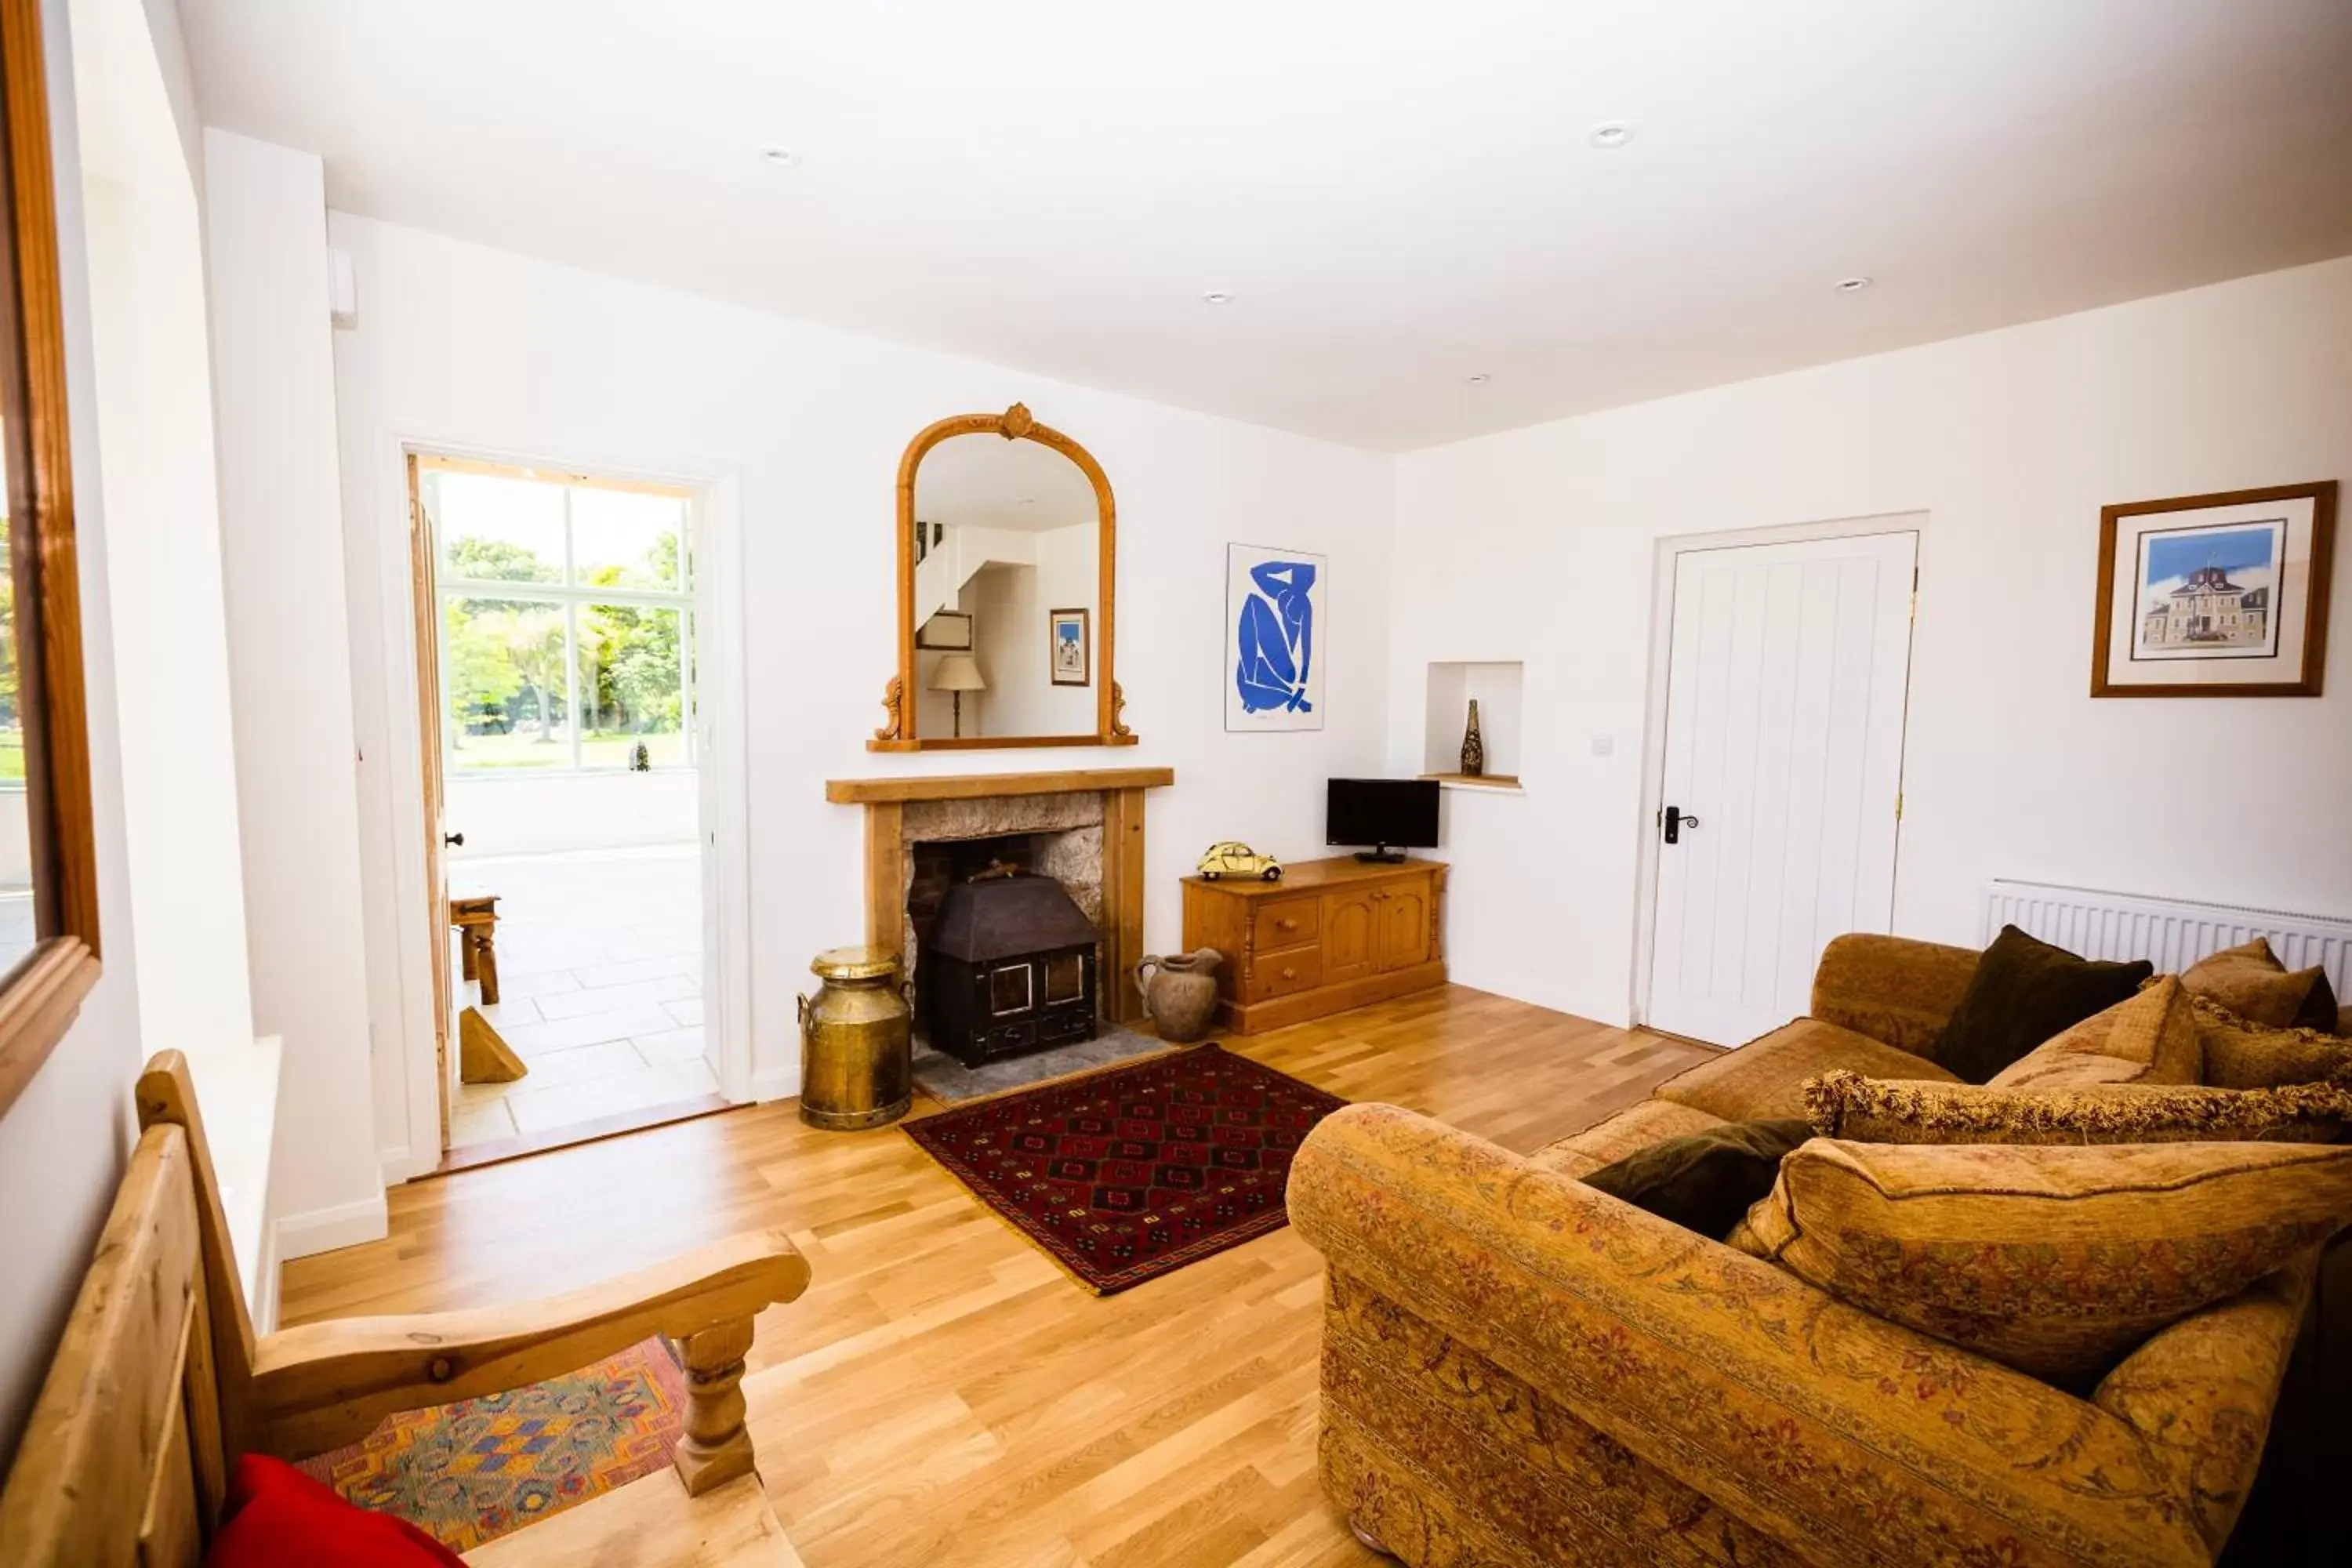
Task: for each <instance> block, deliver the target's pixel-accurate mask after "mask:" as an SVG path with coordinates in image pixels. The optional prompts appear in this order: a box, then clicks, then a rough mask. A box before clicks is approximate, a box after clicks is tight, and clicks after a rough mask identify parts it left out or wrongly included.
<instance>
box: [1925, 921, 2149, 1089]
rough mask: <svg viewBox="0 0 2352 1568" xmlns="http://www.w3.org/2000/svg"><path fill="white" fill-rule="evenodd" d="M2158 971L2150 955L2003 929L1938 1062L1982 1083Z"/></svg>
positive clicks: (1939, 1047)
mask: <svg viewBox="0 0 2352 1568" xmlns="http://www.w3.org/2000/svg"><path fill="white" fill-rule="evenodd" d="M2155 971H2156V966H2155V965H2154V964H2151V963H2147V962H2146V961H2145V960H2141V961H2139V962H2137V963H2101V962H2099V961H2097V960H2095V959H2088V958H2078V957H2076V956H2075V955H2074V954H2073V953H2071V952H2067V951H2066V950H2065V949H2064V948H2063V947H2053V946H2051V945H2050V944H2049V943H2048V942H2038V941H2036V940H2035V939H2033V938H2032V937H2030V936H2028V935H2026V934H2025V933H2024V932H2023V931H2020V930H2018V929H2017V928H2016V927H2015V926H2003V927H2001V928H2000V935H1999V936H1997V937H1995V938H1994V939H1993V942H1992V945H1991V946H1990V947H1988V948H1986V949H1985V951H1984V956H1983V957H1982V958H1980V959H1979V960H1978V961H1977V967H1976V973H1973V974H1972V975H1970V976H1969V988H1968V991H1967V993H1966V994H1964V995H1962V996H1961V998H1960V1000H1959V1005H1958V1006H1956V1007H1954V1008H1953V1009H1952V1016H1951V1019H1950V1021H1949V1022H1948V1023H1947V1024H1946V1025H1945V1026H1944V1030H1943V1033H1942V1034H1941V1035H1939V1036H1937V1039H1936V1060H1937V1063H1938V1064H1939V1065H1941V1066H1943V1067H1946V1068H1950V1069H1951V1072H1952V1075H1953V1076H1954V1077H1956V1078H1958V1079H1960V1080H1961V1081H1963V1082H1965V1083H1983V1082H1985V1081H1986V1080H1988V1079H1990V1078H1991V1077H1992V1076H1993V1075H1994V1074H1995V1073H1998V1072H2000V1070H2001V1069H2002V1068H2005V1067H2007V1066H2009V1064H2010V1063H2011V1062H2013V1061H2015V1060H2017V1058H2020V1057H2021V1056H2023V1055H2025V1053H2026V1052H2028V1051H2030V1050H2032V1049H2033V1047H2036V1046H2038V1045H2040V1044H2042V1042H2043V1041H2044V1040H2047V1039H2049V1038H2050V1037H2052V1036H2053V1035H2056V1034H2058V1033H2060V1032H2061V1031H2063V1030H2065V1029H2069V1028H2072V1027H2073V1026H2075V1025H2076V1024H2079V1023H2081V1022H2082V1021H2083V1020H2084V1019H2085V1018H2088V1017H2090V1016H2093V1015H2094V1014H2096V1013H2098V1012H2099V1011H2100V1010H2102V1009H2103V1008H2107V1007H2112V1006H2114V1005H2116V1003H2118V1002H2121V1001H2123V1000H2124V999H2125V998H2126V997H2128V996H2129V995H2131V994H2132V993H2133V992H2135V991H2137V989H2139V984H2140V982H2141V981H2143V980H2146V979H2147V977H2148V976H2149V975H2150V974H2152V973H2155Z"/></svg>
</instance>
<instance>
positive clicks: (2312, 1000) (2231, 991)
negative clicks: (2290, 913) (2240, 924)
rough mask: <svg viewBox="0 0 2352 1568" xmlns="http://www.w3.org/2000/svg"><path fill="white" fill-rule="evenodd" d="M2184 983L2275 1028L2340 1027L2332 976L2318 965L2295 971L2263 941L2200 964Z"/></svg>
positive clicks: (2228, 949)
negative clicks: (2328, 976)
mask: <svg viewBox="0 0 2352 1568" xmlns="http://www.w3.org/2000/svg"><path fill="white" fill-rule="evenodd" d="M2180 983H2181V984H2184V985H2186V986H2188V987H2189V990H2191V991H2193V992H2195V993H2196V994H2198V995H2200V996H2202V997H2204V998H2206V999H2207V1000H2208V1001H2211V1002H2219V1003H2220V1004H2221V1005H2222V1006H2224V1007H2227V1008H2228V1009H2230V1011H2231V1012H2232V1013H2235V1014H2237V1015H2238V1016H2240V1017H2242V1018H2247V1019H2251V1020H2252V1021H2253V1022H2254V1023H2257V1024H2267V1025H2269V1026H2271V1027H2273V1028H2274V1029H2283V1028H2305V1029H2332V1028H2334V1027H2335V1026H2336V989H2335V987H2334V986H2332V985H2330V984H2328V983H2327V972H2326V970H2324V969H2322V968H2320V967H2319V965H2317V964H2313V965H2312V966H2311V967H2310V968H2309V969H2296V970H2289V969H2288V968H2287V966H2286V965H2285V964H2284V963H2280V962H2279V961H2278V958H2277V955H2276V954H2274V953H2273V952H2271V944H2270V942H2269V941H2268V939H2266V938H2263V937H2259V936H2258V937H2256V938H2254V940H2253V941H2252V942H2242V943H2240V944H2239V945H2238V946H2236V947H2225V948H2223V949H2222V950H2221V952H2216V953H2209V954H2208V955H2207V956H2205V957H2203V958H2200V959H2199V960H2198V961H2197V962H2196V963H2192V964H2190V965H2189V968H2188V970H2187V972H2186V973H2183V974H2182V975H2181V976H2180Z"/></svg>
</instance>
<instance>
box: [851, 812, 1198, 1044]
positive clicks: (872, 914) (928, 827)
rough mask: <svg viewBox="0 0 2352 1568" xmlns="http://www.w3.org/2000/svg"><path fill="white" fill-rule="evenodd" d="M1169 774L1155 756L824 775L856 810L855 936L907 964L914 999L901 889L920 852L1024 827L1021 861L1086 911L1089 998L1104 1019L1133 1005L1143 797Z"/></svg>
mask: <svg viewBox="0 0 2352 1568" xmlns="http://www.w3.org/2000/svg"><path fill="white" fill-rule="evenodd" d="M1175 782H1176V773H1175V770H1173V769H1172V768H1165V767H1139V768H1071V769H1066V770H1063V771H1060V772H1054V773H918V774H906V775H902V776H899V777H894V778H877V779H830V780H827V781H826V783H825V786H824V797H825V799H827V800H829V801H832V802H834V803H835V805H851V806H856V807H858V808H859V809H860V811H861V812H862V814H863V816H864V827H865V835H864V837H865V845H866V850H865V856H864V861H863V865H864V876H863V881H864V884H865V889H866V898H865V904H866V945H868V946H870V947H878V948H881V949H882V950H884V951H885V952H894V953H897V954H898V955H899V956H900V958H901V959H902V960H903V961H904V962H906V963H908V964H909V965H911V971H910V973H911V978H912V979H913V980H914V983H915V989H916V999H917V1005H918V1007H920V1006H921V1005H922V998H923V995H924V991H925V986H924V983H923V977H922V956H923V944H922V942H921V934H922V933H921V932H920V931H919V930H918V929H917V923H916V918H915V917H916V915H917V913H918V908H917V904H918V900H915V899H914V898H913V897H912V895H914V894H916V893H917V891H918V889H917V879H918V877H919V875H924V862H925V861H927V860H928V859H929V856H930V854H931V852H932V851H933V849H934V848H935V847H937V846H939V845H940V844H943V843H956V844H960V843H961V842H964V841H969V840H975V839H984V838H995V837H1005V836H1012V835H1024V836H1027V837H1028V838H1029V840H1030V841H1031V844H1032V847H1033V851H1034V852H1033V854H1032V856H1031V858H1030V859H1029V861H1028V864H1029V865H1030V866H1031V867H1032V868H1034V869H1035V870H1037V871H1040V872H1043V873H1045V874H1046V875H1048V876H1051V877H1053V878H1054V879H1055V880H1057V881H1059V882H1060V883H1061V884H1062V885H1063V887H1064V889H1066V891H1068V892H1069V893H1070V895H1071V896H1072V897H1073V898H1075V899H1076V900H1077V901H1078V905H1079V907H1080V909H1081V910H1084V911H1085V912H1086V914H1087V917H1088V919H1089V920H1090V921H1093V922H1094V924H1095V927H1096V941H1097V943H1098V957H1097V963H1098V965H1099V968H1098V976H1099V977H1098V979H1097V997H1096V1002H1097V1010H1098V1013H1099V1016H1101V1018H1102V1019H1103V1021H1104V1022H1106V1023H1112V1024H1119V1023H1127V1022H1129V1021H1132V1020H1134V1019H1137V1018H1139V1017H1141V1016H1143V998H1142V995H1141V994H1140V993H1139V992H1138V991H1137V990H1136V988H1135V981H1134V979H1133V971H1134V968H1135V963H1136V961H1137V960H1138V959H1139V958H1141V957H1142V956H1143V880H1144V879H1143V816H1144V797H1145V795H1147V794H1148V793H1149V792H1150V791H1152V790H1155V789H1161V788H1165V787H1166V786H1167V785H1169V784H1173V783H1175ZM1003 858H1013V859H1016V860H1017V859H1019V858H1020V857H1019V856H1018V855H1010V856H1006V857H1003ZM927 880H928V879H927ZM942 890H944V889H942Z"/></svg>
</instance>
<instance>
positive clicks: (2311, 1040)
mask: <svg viewBox="0 0 2352 1568" xmlns="http://www.w3.org/2000/svg"><path fill="white" fill-rule="evenodd" d="M2189 1011H2190V1016H2191V1018H2192V1019H2193V1020H2194V1022H2195V1024H2196V1026H2197V1044H2198V1048H2199V1052H2200V1055H2201V1056H2202V1057H2203V1058H2204V1071H2203V1077H2204V1079H2205V1081H2206V1082H2207V1083H2210V1084H2214V1085H2218V1086H2219V1087H2221V1088H2222V1089H2275V1088H2277V1087H2279V1086H2280V1085H2282V1084H2290V1083H2352V1040H2347V1039H2346V1038H2344V1037H2341V1036H2339V1035H2323V1034H2321V1033H2320V1032H2319V1031H2318V1030H2317V1029H2272V1028H2266V1027H2264V1026H2262V1025H2260V1024H2256V1023H2252V1022H2250V1021H2249V1020H2247V1019H2244V1018H2241V1017H2240V1016H2238V1015H2236V1014H2235V1013H2232V1012H2231V1011H2230V1010H2229V1009H2228V1008H2227V1007H2224V1006H2222V1005H2221V1004H2220V1003H2218V1002H2209V1001H2207V1000H2206V999H2205V998H2204V997H2202V996H2191V997H2189Z"/></svg>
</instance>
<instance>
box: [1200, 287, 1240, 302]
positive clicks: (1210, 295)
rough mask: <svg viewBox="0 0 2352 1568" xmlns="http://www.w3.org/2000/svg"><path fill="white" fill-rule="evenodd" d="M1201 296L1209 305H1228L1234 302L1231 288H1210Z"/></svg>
mask: <svg viewBox="0 0 2352 1568" xmlns="http://www.w3.org/2000/svg"><path fill="white" fill-rule="evenodd" d="M1201 298H1202V300H1203V301H1204V302H1206V303H1208V304H1211V305H1230V304H1232V303H1233V302H1234V294H1233V290H1232V289H1210V290H1209V291H1208V292H1207V293H1205V294H1203V295H1202V296H1201Z"/></svg>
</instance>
